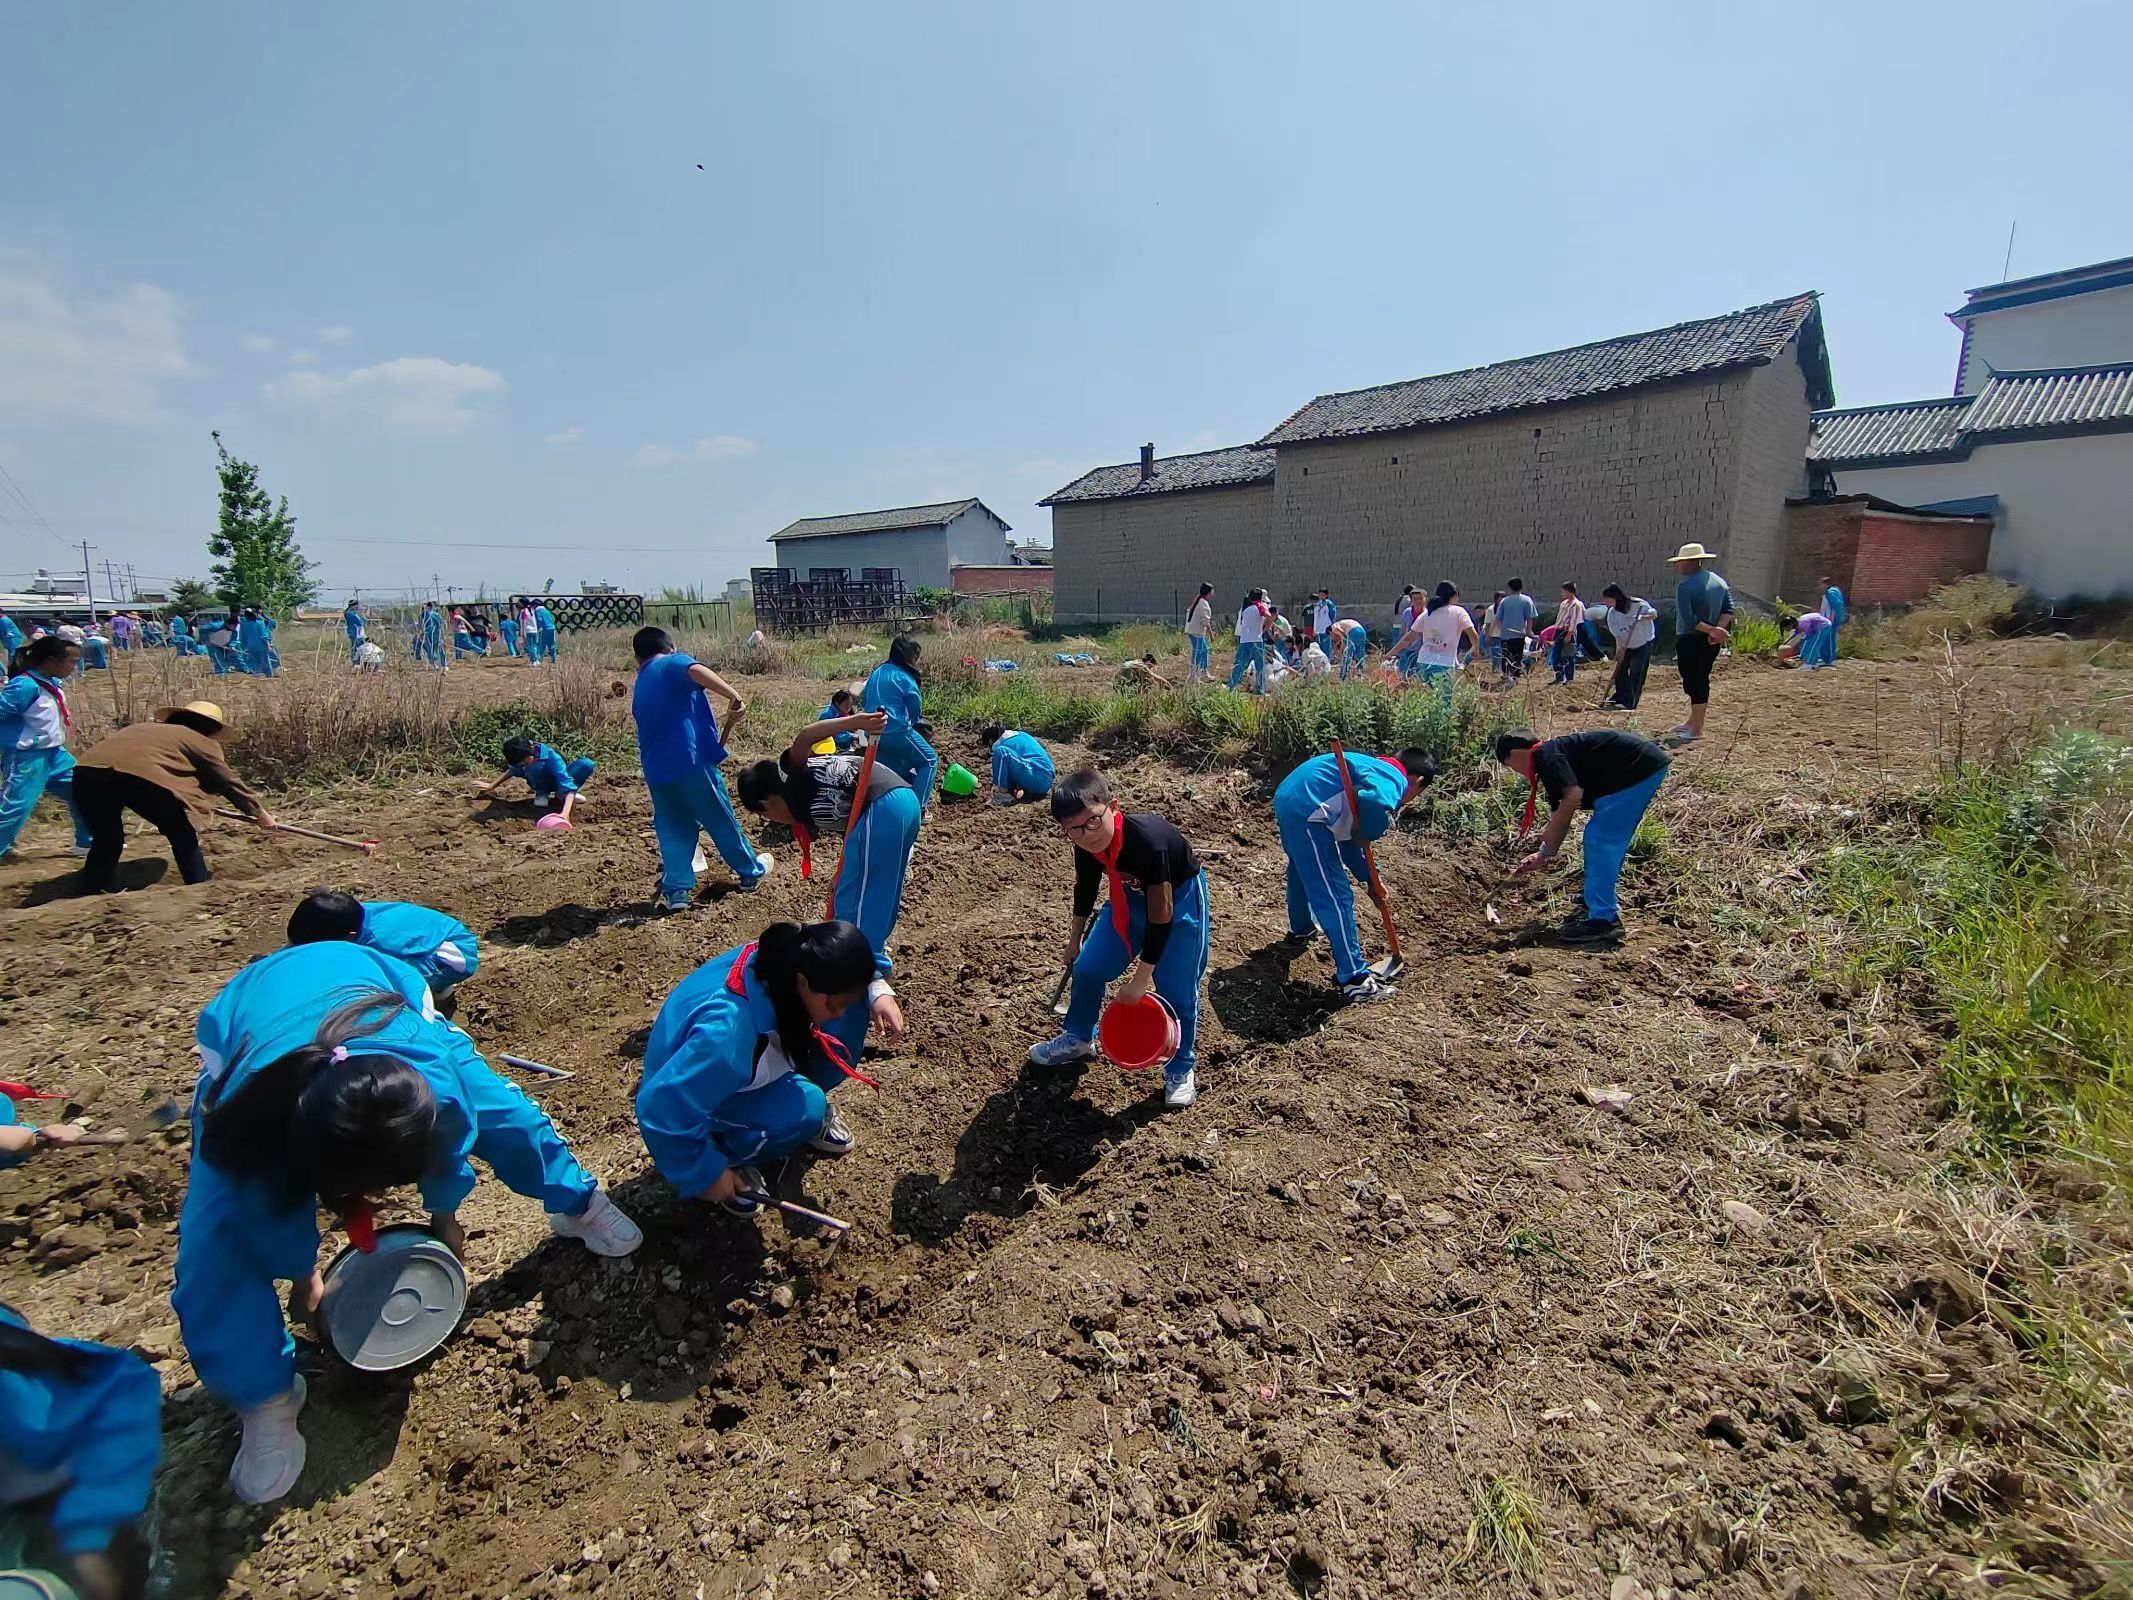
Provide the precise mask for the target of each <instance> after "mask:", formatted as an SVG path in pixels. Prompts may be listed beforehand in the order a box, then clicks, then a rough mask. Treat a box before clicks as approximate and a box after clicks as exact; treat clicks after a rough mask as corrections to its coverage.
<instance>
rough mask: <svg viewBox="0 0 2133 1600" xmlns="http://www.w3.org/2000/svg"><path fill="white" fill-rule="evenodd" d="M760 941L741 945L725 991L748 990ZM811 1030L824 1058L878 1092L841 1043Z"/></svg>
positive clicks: (878, 1088)
mask: <svg viewBox="0 0 2133 1600" xmlns="http://www.w3.org/2000/svg"><path fill="white" fill-rule="evenodd" d="M760 942H761V941H759V940H755V939H751V940H749V941H748V943H746V944H744V945H742V946H741V953H740V955H739V957H738V958H736V959H735V961H734V963H733V967H732V969H731V970H730V971H728V972H727V974H726V992H727V993H728V994H740V995H745V994H746V993H747V992H748V963H749V962H751V961H753V960H754V959H755V947H756V945H757V944H758V943H760ZM812 1031H813V1033H814V1035H815V1045H816V1047H817V1048H818V1049H820V1050H821V1052H822V1056H823V1059H824V1060H826V1061H827V1062H829V1064H830V1065H831V1066H833V1067H835V1068H836V1069H837V1070H838V1071H839V1072H841V1073H843V1074H844V1075H845V1076H846V1077H847V1078H857V1079H858V1080H859V1081H860V1082H861V1083H863V1084H865V1085H866V1086H867V1087H868V1088H869V1089H872V1090H874V1091H875V1092H876V1093H879V1092H880V1090H881V1085H880V1084H878V1083H876V1082H875V1081H874V1080H873V1079H872V1078H870V1077H868V1076H867V1075H866V1074H865V1073H863V1072H859V1071H855V1070H854V1069H853V1067H852V1058H851V1057H850V1056H848V1055H846V1054H845V1053H844V1046H843V1045H841V1044H839V1043H838V1042H837V1041H836V1040H835V1039H832V1038H831V1037H830V1036H829V1035H828V1034H827V1033H824V1032H823V1031H822V1030H821V1029H820V1028H816V1029H814V1030H812Z"/></svg>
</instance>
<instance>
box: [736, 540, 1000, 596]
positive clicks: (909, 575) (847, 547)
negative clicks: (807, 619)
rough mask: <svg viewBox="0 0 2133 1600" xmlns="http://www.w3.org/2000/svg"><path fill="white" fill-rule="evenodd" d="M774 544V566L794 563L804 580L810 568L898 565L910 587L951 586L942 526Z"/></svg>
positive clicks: (855, 571) (855, 570)
mask: <svg viewBox="0 0 2133 1600" xmlns="http://www.w3.org/2000/svg"><path fill="white" fill-rule="evenodd" d="M771 548H772V550H774V551H775V552H776V554H775V555H773V556H772V557H771V564H772V565H774V566H780V567H790V568H792V569H793V570H794V571H796V572H798V573H799V574H800V576H801V577H802V578H803V579H804V578H805V577H806V576H807V572H808V569H809V568H810V567H846V568H849V569H850V570H851V574H852V576H853V577H855V578H856V577H858V576H859V569H860V568H861V567H895V568H897V569H898V570H900V571H901V572H902V573H903V575H904V587H905V588H907V589H916V588H920V587H926V588H934V589H945V588H947V587H948V538H947V535H946V533H945V532H944V531H943V530H942V529H940V528H938V527H933V528H891V529H889V530H888V531H887V532H885V533H833V534H828V535H825V536H824V537H822V538H819V539H783V540H778V541H776V542H774V543H773V544H772V546H771ZM995 559H997V558H995Z"/></svg>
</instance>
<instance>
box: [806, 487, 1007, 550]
mask: <svg viewBox="0 0 2133 1600" xmlns="http://www.w3.org/2000/svg"><path fill="white" fill-rule="evenodd" d="M972 506H982V507H983V508H984V509H985V511H986V512H987V513H989V514H992V515H994V517H995V520H1000V519H999V518H998V515H997V513H993V511H992V508H991V507H990V506H986V505H985V503H984V502H983V501H982V500H979V499H976V498H975V497H973V498H971V499H968V500H943V501H941V502H940V504H938V505H931V506H897V507H894V508H893V509H891V510H888V511H851V512H847V513H845V514H844V515H843V516H838V517H802V518H801V519H800V520H799V521H798V522H791V523H787V524H786V525H785V526H784V527H782V528H780V529H779V530H778V531H777V532H776V533H774V534H772V535H771V536H770V537H771V538H772V540H778V539H826V538H828V537H830V536H831V535H832V534H838V533H888V532H892V531H894V530H896V529H899V528H939V527H944V526H946V525H947V524H948V523H950V522H952V521H954V520H955V519H956V518H957V517H958V516H960V515H961V514H962V513H963V512H965V511H968V510H969V509H970V508H971V507H972ZM1000 526H1001V527H1003V528H1004V527H1006V526H1007V523H1006V522H1005V521H1004V520H1000Z"/></svg>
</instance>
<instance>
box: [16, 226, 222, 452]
mask: <svg viewBox="0 0 2133 1600" xmlns="http://www.w3.org/2000/svg"><path fill="white" fill-rule="evenodd" d="M182 314H183V307H182V305H181V303H180V302H179V300H178V298H177V296H175V295H173V294H171V293H169V292H168V291H167V290H163V289H158V288H156V287H155V286H154V285H152V284H146V283H134V284H128V285H127V286H126V287H125V288H123V289H117V290H113V291H111V292H109V293H104V294H98V293H94V292H88V291H71V290H69V289H68V288H67V287H66V286H64V285H63V284H61V283H60V282H59V281H58V280H57V279H56V278H55V277H54V276H53V275H52V274H51V273H50V272H49V271H46V270H43V269H42V268H40V267H39V266H38V265H37V264H36V263H34V262H25V261H21V260H18V259H11V258H9V257H6V256H0V422H25V423H39V422H46V423H49V422H84V421H86V422H124V423H144V422H149V421H152V420H154V418H155V415H156V398H157V391H158V388H159V386H160V385H161V384H163V383H165V382H167V381H168V380H170V379H172V378H182V377H184V376H185V375H186V374H187V373H188V372H190V371H191V370H192V366H191V363H190V362H188V361H187V360H186V357H185V341H184V337H183V332H182V330H181V327H180V323H181V321H182Z"/></svg>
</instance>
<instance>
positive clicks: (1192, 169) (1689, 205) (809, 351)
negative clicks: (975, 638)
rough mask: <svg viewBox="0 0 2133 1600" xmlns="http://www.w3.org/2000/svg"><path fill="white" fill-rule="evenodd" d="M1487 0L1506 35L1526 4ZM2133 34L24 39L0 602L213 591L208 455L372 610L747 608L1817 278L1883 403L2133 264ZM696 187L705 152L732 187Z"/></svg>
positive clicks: (1029, 27) (822, 31) (1329, 24)
mask: <svg viewBox="0 0 2133 1600" xmlns="http://www.w3.org/2000/svg"><path fill="white" fill-rule="evenodd" d="M1483 13H1488V14H1486V15H1484V14H1483ZM2129 51H2133V8H2127V7H2124V6H2116V7H2113V6H2107V5H2079V4H2055V5H2052V6H2048V7H2032V8H2026V9H2025V8H2018V7H2010V6H2007V5H2005V4H2004V3H2002V4H1996V5H1991V6H1987V5H1983V4H1972V3H1969V0H1947V3H1941V4H1935V5H1885V4H1874V3H1869V4H1865V5H1859V6H1853V7H1848V8H1838V9H1835V10H1830V9H1822V10H1814V9H1810V10H1807V11H1799V10H1791V11H1785V12H1782V13H1780V12H1779V11H1777V10H1775V9H1773V8H1761V7H1732V6H1710V5H1708V4H1698V5H1690V6H1678V7H1675V6H1667V7H1655V6H1645V5H1637V4H1618V5H1613V6H1606V7H1595V6H1591V5H1586V4H1577V5H1553V4H1530V5H1526V6H1521V7H1515V8H1499V7H1479V6H1468V7H1456V8H1454V7H1437V6H1425V5H1419V4H1414V3H1385V4H1353V5H1343V4H1329V5H1323V6H1297V5H1293V4H1281V5H1275V4H1262V3H1258V0H1240V3H1233V4H1204V5H1124V4H1105V3H1097V4H1091V3H1077V4H1074V5H1065V6H1042V7H1040V6H1024V5H1015V4H1000V3H997V0H995V3H988V4H975V3H973V4H924V3H919V4H893V5H882V4H867V5H860V4H807V3H799V0H795V3H792V4H781V5H767V6H747V7H743V6H737V5H731V6H714V5H710V4H686V5H684V4H667V5H653V4H630V5H622V6H593V5H582V4H581V5H561V4H549V3H525V0H518V3H512V4H508V5H507V4H501V3H495V4H486V5H483V4H468V5H454V6H429V5H413V4H382V5H376V6H361V7H357V6H344V7H336V8H313V7H298V6H283V5H267V4H234V3H216V4H201V5H191V6H171V5H166V4H153V3H130V4H127V3H116V4H109V3H107V4H101V5H96V6H26V7H19V8H17V9H16V10H15V12H14V13H13V15H12V18H11V22H10V27H9V38H8V48H7V50H6V52H5V54H4V55H0V147H4V148H5V149H7V150H8V151H9V153H10V159H9V161H8V180H7V182H6V183H5V185H0V467H5V468H6V470H7V472H8V473H9V474H10V476H11V477H12V478H13V480H14V482H15V483H16V484H17V485H19V486H20V488H21V489H22V490H23V491H24V492H25V493H26V494H27V496H28V497H29V499H30V501H31V502H33V503H34V506H35V508H36V510H37V511H38V512H39V513H41V515H42V518H43V521H44V522H46V523H49V524H50V526H51V528H52V530H55V533H56V536H55V533H48V532H47V531H46V530H45V528H44V527H43V526H41V525H39V524H38V523H37V522H34V521H32V519H31V518H30V517H29V516H27V515H26V514H24V512H23V511H22V508H21V505H20V504H19V503H18V502H13V501H10V500H8V499H6V498H5V497H4V495H0V517H6V518H7V519H8V520H6V521H0V556H4V559H0V587H12V586H13V585H14V583H15V581H16V577H17V575H19V574H20V573H21V572H24V571H26V570H27V569H29V568H32V567H35V566H40V565H50V566H58V565H63V564H65V563H66V562H67V560H68V559H69V556H68V553H67V551H66V549H65V548H64V546H63V544H62V540H79V539H82V538H87V539H89V540H90V541H91V542H92V543H94V544H95V545H96V546H97V547H98V550H97V559H98V560H99V561H101V560H102V559H105V558H109V559H111V560H113V561H115V562H118V563H121V564H124V563H127V562H131V563H132V564H133V565H134V566H135V567H136V568H137V570H139V571H140V572H142V573H146V574H152V575H156V576H160V577H169V576H174V575H183V574H198V573H204V571H205V567H206V558H205V555H204V551H203V549H202V541H203V539H204V537H205V535H206V533H207V531H208V529H209V528H210V527H211V525H212V520H213V514H214V501H213V492H214V477H213V447H212V445H211V443H210V441H209V439H208V432H209V430H210V429H211V428H220V429H221V430H222V432H223V435H224V438H225V439H226V441H227V442H228V443H229V444H230V446H231V447H232V449H234V450H235V451H236V452H237V453H238V454H240V455H243V456H246V457H248V458H250V459H252V460H255V461H257V462H259V463H260V465H261V467H262V468H263V471H264V478H265V482H266V484H267V486H268V487H269V488H270V490H272V491H274V492H277V493H286V494H287V495H288V496H289V498H290V501H291V504H292V506H293V508H294V510H295V511H296V513H297V515H298V517H299V519H300V523H301V527H302V530H303V534H304V543H305V547H306V549H307V550H308V551H309V552H310V553H311V554H312V555H313V556H314V557H316V558H317V559H318V560H319V561H320V562H321V564H322V569H323V570H322V577H323V579H324V582H325V584H326V586H327V589H326V592H327V595H328V597H329V598H334V599H338V598H339V597H340V596H341V595H342V594H344V593H345V592H346V591H347V590H348V589H349V588H350V587H352V586H356V585H361V586H363V587H365V588H370V589H382V588H398V587H404V586H406V585H409V584H415V583H421V584H427V583H428V582H429V581H430V580H431V578H432V576H433V575H434V576H435V577H437V578H439V579H441V581H442V582H444V583H447V584H455V585H460V586H462V587H464V586H468V585H472V584H475V583H477V582H482V581H486V582H488V583H489V584H490V585H492V586H497V585H512V586H515V585H521V584H537V583H539V582H540V580H542V579H544V578H548V577H553V578H555V579H556V580H557V586H558V587H559V588H566V589H567V588H573V587H575V586H576V585H577V584H578V583H579V582H580V581H581V580H585V579H606V580H609V581H613V582H618V583H622V584H625V585H628V586H633V587H634V586H647V587H648V586H656V585H659V584H662V583H690V582H695V583H701V584H704V585H706V586H708V587H716V586H718V585H719V584H722V583H723V582H724V580H725V579H726V578H728V577H731V576H735V575H738V574H740V573H742V572H743V571H745V570H746V568H747V567H748V566H749V565H750V564H751V563H754V562H758V561H762V560H765V559H767V556H766V552H767V551H768V549H769V547H768V546H767V545H765V544H764V543H763V542H762V541H763V539H764V538H765V536H766V535H768V534H770V533H772V532H774V531H775V530H776V529H777V528H779V527H780V526H782V525H783V524H784V523H785V522H787V521H788V520H790V519H791V518H794V517H798V516H804V515H814V514H822V513H828V512H836V511H847V510H857V509H862V508H869V507H876V506H889V505H904V504H911V503H915V502H921V501H926V500H933V499H944V498H950V497H955V496H961V495H965V494H977V495H980V496H982V497H983V498H984V499H985V500H986V501H987V503H988V504H990V505H992V506H993V507H994V509H996V510H998V511H999V512H1000V513H1001V514H1002V515H1003V516H1005V517H1006V518H1007V520H1008V521H1009V522H1010V523H1012V524H1013V525H1014V526H1015V528H1016V530H1017V531H1018V533H1019V534H1032V533H1034V534H1037V535H1039V536H1042V537H1048V536H1049V517H1048V514H1047V513H1046V512H1044V511H1043V510H1041V509H1040V508H1038V507H1037V506H1036V505H1035V504H1034V501H1035V500H1036V499H1037V498H1038V497H1040V496H1042V495H1043V494H1045V493H1046V492H1048V491H1049V490H1051V489H1054V488H1057V487H1058V486H1059V485H1061V484H1062V483H1064V482H1066V481H1067V480H1068V479H1070V478H1072V477H1074V476H1076V475H1077V474H1079V473H1080V472H1082V471H1083V470H1085V469H1086V468H1088V467H1091V466H1095V465H1098V464H1101V463H1104V462H1110V461H1121V460H1126V459H1129V458H1130V457H1131V456H1132V455H1133V453H1134V451H1135V450H1136V448H1137V447H1138V446H1139V444H1140V442H1141V441H1142V440H1144V439H1153V440H1154V441H1155V442H1156V444H1157V447H1158V448H1159V449H1160V450H1161V451H1163V452H1164V453H1166V454H1168V453H1172V452H1175V451H1180V450H1186V449H1204V448H1208V447H1210V446H1213V445H1217V444H1230V443H1236V442H1240V441H1244V440H1249V439H1252V438H1255V437H1257V436H1258V435H1260V434H1262V433H1264V432H1265V431H1266V430H1268V429H1269V428H1271V427H1273V426H1274V425H1275V424H1276V423H1278V422H1279V421H1280V420H1281V419H1282V418H1283V417H1284V416H1286V415H1287V414H1288V413H1289V412H1290V411H1292V410H1293V409H1295V408H1296V407H1297V406H1298V405H1300V404H1302V403H1303V402H1304V401H1305V400H1307V399H1309V398H1310V397H1311V396H1312V395H1313V394H1315V393H1319V392H1323V391H1327V390H1334V389H1343V388H1354V387H1358V386H1361V385H1365V384H1370V383H1379V382H1387V381H1391V380H1394V379H1399V378H1407V377H1414V376H1419V375H1421V374H1423V373H1428V372H1434V371H1439V370H1444V369H1448V368H1455V367H1461V366H1468V365H1473V364H1477V363H1481V362H1487V361H1492V360H1499V359H1503V358H1506V357H1510V356H1515V355H1521V354H1526V353H1530V352H1533V351H1538V350H1544V349H1549V348H1553V347H1556V346H1559V345H1564V344H1572V343H1577V342H1579V341H1582V340H1586V339H1594V338H1604V337H1607V336H1609V335H1613V334H1618V333H1625V332H1629V331H1632V330H1635V329H1640V328H1647V327H1656V326H1660V325H1663V324H1666V323H1670V322H1677V321H1682V320H1685V319H1688V318H1692V317H1699V316H1706V315H1711V314H1714V313H1717V312H1721V311H1726V310H1731V309H1733V308H1735V307H1738V306H1743V305H1748V304H1752V303H1755V302H1759V301H1764V300H1769V299H1774V298H1776V297H1778V296H1780V295H1784V294H1790V293H1793V292H1796V291H1798V290H1801V289H1819V290H1821V291H1822V292H1823V293H1824V296H1825V300H1824V310H1825V314H1826V317H1827V320H1828V325H1829V334H1830V342H1831V349H1832V356H1833V360H1834V363H1835V369H1836V381H1837V389H1838V395H1839V401H1840V403H1843V404H1861V403H1865V402H1869V401H1875V400H1886V399H1898V398H1907V397H1913V396H1918V395H1925V394H1937V393H1944V392H1947V390H1948V389H1949V388H1950V387H1951V383H1952V373H1953V368H1954V362H1955V348H1956V336H1955V333H1954V330H1953V329H1952V328H1951V327H1950V326H1949V325H1948V324H1947V323H1946V322H1945V321H1944V320H1943V319H1942V316H1941V314H1942V313H1943V312H1945V311H1947V310H1948V309H1949V308H1951V307H1952V306H1954V305H1956V304H1957V303H1959V301H1960V299H1961V295H1962V291H1963V290H1964V289H1965V288H1967V287H1970V286H1972V285H1975V284H1979V283H1985V282H1990V281H1993V280H1994V279H1997V278H1998V277H1999V276H2000V267H2001V261H2002V257H2003V253H2004V251H2005V249H2006V244H2007V230H2008V224H2009V222H2010V221H2017V220H2018V221H2019V231H2018V234H2017V237H2016V240H2015V250H2014V270H2015V273H2016V274H2017V275H2021V274H2025V273H2034V272H2042V271H2048V270H2051V269H2054V268H2058V267H2065V266H2073V265H2077V264H2079V263H2083V262H2088V261H2093V260H2100V259H2104V258H2107V257H2113V256H2120V255H2126V254H2133V223H2129V222H2128V216H2129V212H2128V207H2127V199H2128V182H2127V175H2128V173H2129V172H2133V159H2129V158H2133V97H2128V96H2127V95H2125V93H2124V91H2123V83H2122V70H2123V63H2124V62H2125V61H2126V60H2127V59H2128V55H2129ZM698 163H702V168H703V170H701V171H699V170H698Z"/></svg>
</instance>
